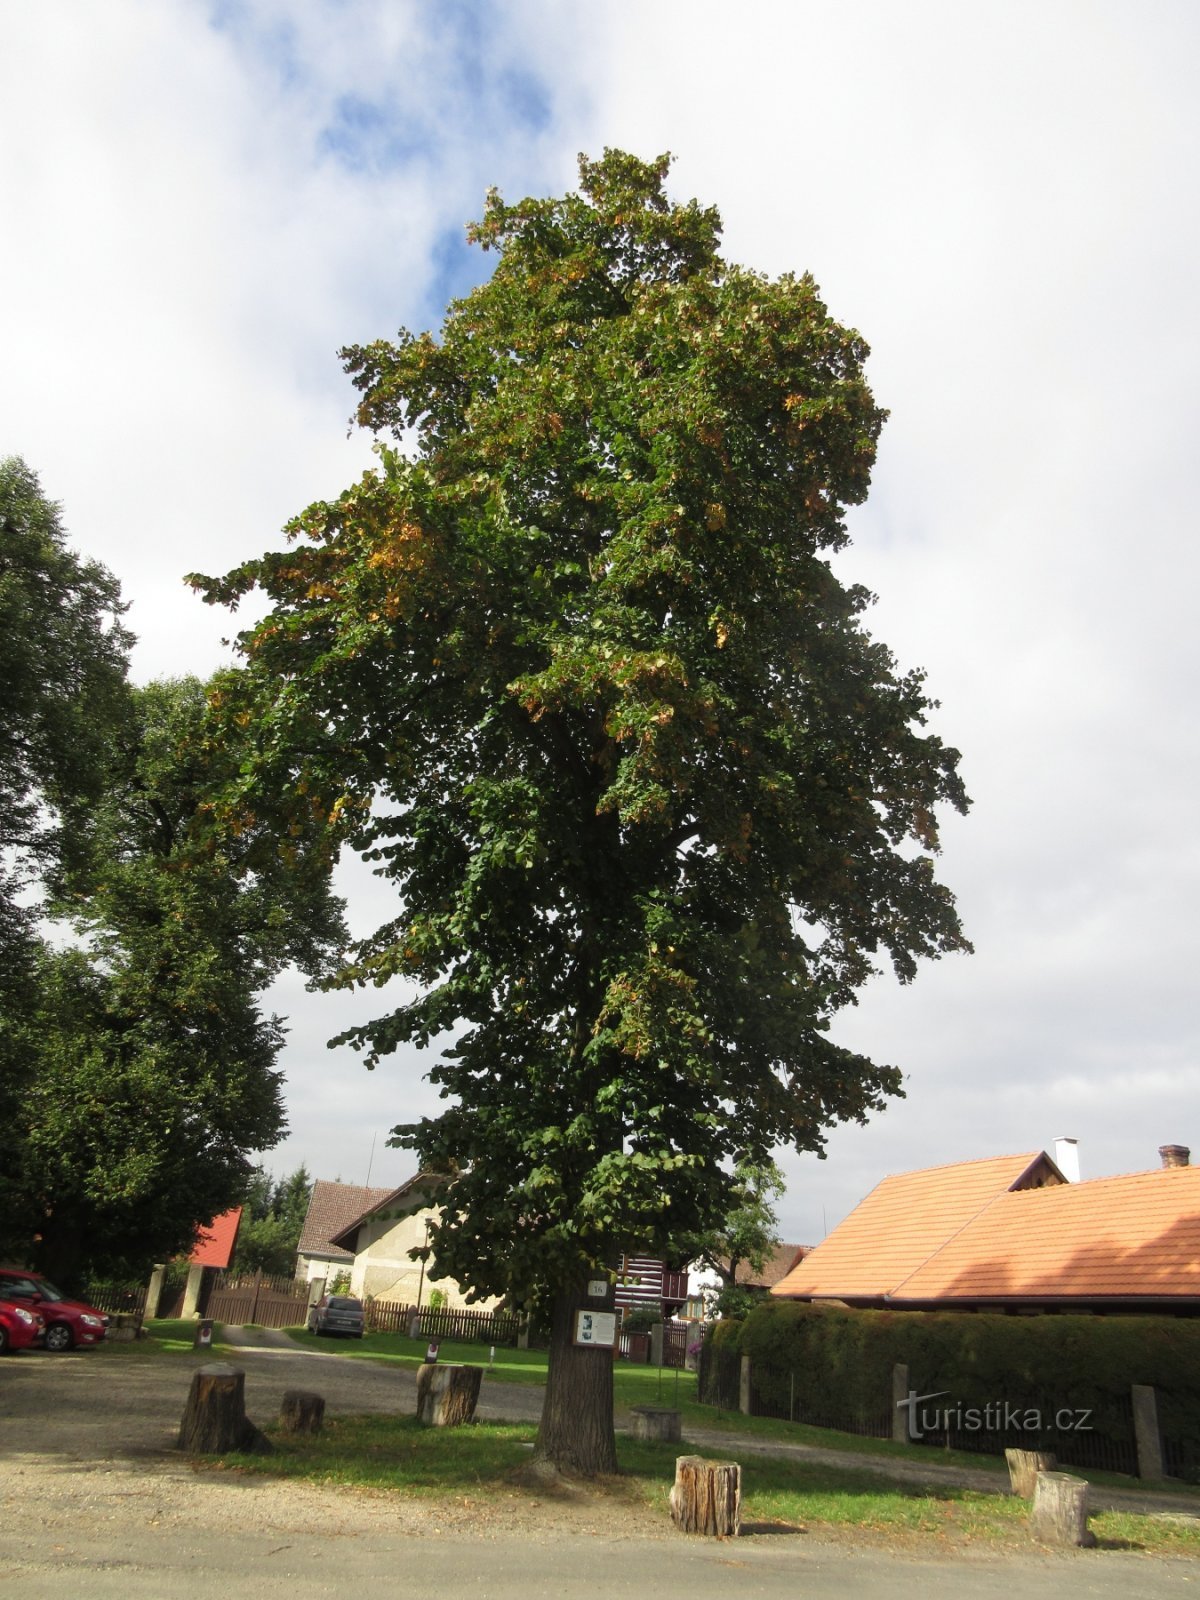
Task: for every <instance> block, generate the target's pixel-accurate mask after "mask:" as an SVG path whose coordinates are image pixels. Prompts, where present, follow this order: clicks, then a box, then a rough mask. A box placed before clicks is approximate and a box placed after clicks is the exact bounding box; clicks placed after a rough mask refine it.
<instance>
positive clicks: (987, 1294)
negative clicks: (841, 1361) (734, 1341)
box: [771, 1145, 1200, 1315]
mask: <svg viewBox="0 0 1200 1600" xmlns="http://www.w3.org/2000/svg"><path fill="white" fill-rule="evenodd" d="M1160 1154H1161V1155H1162V1159H1163V1166H1162V1167H1160V1168H1157V1169H1155V1170H1152V1171H1148V1172H1134V1173H1129V1174H1126V1175H1124V1176H1120V1177H1114V1178H1092V1179H1089V1180H1088V1181H1087V1182H1083V1183H1080V1182H1067V1181H1066V1179H1065V1178H1064V1176H1063V1173H1062V1171H1061V1170H1060V1168H1059V1166H1058V1165H1057V1164H1056V1163H1055V1162H1054V1161H1053V1160H1052V1159H1051V1157H1050V1156H1048V1155H1047V1154H1046V1153H1045V1152H1044V1151H1036V1152H1025V1153H1024V1154H1021V1155H1016V1156H1002V1157H994V1158H991V1159H989V1160H985V1161H963V1162H958V1163H955V1164H954V1165H951V1166H944V1167H929V1168H925V1169H924V1170H922V1171H919V1172H906V1173H901V1174H899V1175H897V1176H893V1177H888V1178H885V1179H884V1180H883V1181H882V1182H881V1183H880V1184H878V1185H877V1186H876V1187H875V1188H874V1189H873V1190H872V1191H871V1193H870V1194H869V1195H867V1197H866V1199H865V1200H863V1201H862V1202H861V1204H859V1205H858V1206H856V1207H855V1209H854V1210H853V1211H852V1212H851V1213H850V1215H849V1216H848V1217H847V1218H846V1219H845V1221H844V1222H842V1223H840V1224H839V1225H838V1226H837V1227H836V1228H835V1229H834V1230H833V1232H832V1233H831V1234H830V1235H829V1237H828V1238H827V1239H826V1240H825V1241H824V1242H823V1243H822V1244H820V1245H818V1246H817V1247H816V1249H815V1250H813V1251H812V1252H811V1254H809V1255H807V1256H806V1257H805V1258H804V1260H803V1261H801V1262H800V1263H799V1264H798V1265H797V1266H796V1267H794V1268H793V1269H792V1271H791V1272H789V1273H788V1274H787V1275H786V1276H785V1277H784V1278H782V1279H781V1280H780V1281H779V1283H777V1284H776V1285H775V1286H774V1288H773V1289H772V1291H771V1292H772V1294H774V1295H777V1296H779V1297H780V1298H782V1299H792V1300H812V1301H826V1302H829V1301H837V1302H841V1303H843V1304H846V1305H851V1306H871V1307H888V1308H890V1309H894V1310H913V1311H931V1310H943V1311H945V1310H965V1311H976V1310H980V1311H983V1310H987V1311H1004V1310H1009V1311H1039V1310H1043V1311H1049V1310H1059V1311H1066V1310H1070V1311H1138V1310H1140V1311H1155V1312H1164V1311H1166V1312H1179V1313H1181V1314H1187V1315H1192V1314H1196V1313H1198V1312H1200V1167H1193V1166H1190V1165H1189V1164H1188V1152H1187V1150H1186V1149H1185V1148H1184V1147H1183V1146H1177V1145H1169V1146H1163V1148H1162V1151H1161V1152H1160Z"/></svg>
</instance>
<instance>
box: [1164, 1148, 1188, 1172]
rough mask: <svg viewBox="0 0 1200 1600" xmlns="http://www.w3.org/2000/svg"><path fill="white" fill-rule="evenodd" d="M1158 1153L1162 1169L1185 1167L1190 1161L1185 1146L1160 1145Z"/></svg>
mask: <svg viewBox="0 0 1200 1600" xmlns="http://www.w3.org/2000/svg"><path fill="white" fill-rule="evenodd" d="M1158 1153H1159V1155H1160V1156H1161V1158H1162V1164H1163V1166H1164V1167H1186V1166H1188V1165H1189V1163H1190V1162H1191V1159H1192V1152H1191V1151H1190V1150H1189V1149H1188V1147H1187V1145H1186V1144H1160V1145H1159V1147H1158Z"/></svg>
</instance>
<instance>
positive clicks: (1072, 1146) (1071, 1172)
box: [1054, 1138, 1079, 1183]
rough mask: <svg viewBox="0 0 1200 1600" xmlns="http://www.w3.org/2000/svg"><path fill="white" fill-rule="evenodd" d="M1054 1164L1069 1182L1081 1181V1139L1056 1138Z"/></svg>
mask: <svg viewBox="0 0 1200 1600" xmlns="http://www.w3.org/2000/svg"><path fill="white" fill-rule="evenodd" d="M1054 1165H1055V1166H1056V1167H1057V1168H1058V1170H1059V1171H1060V1172H1061V1173H1062V1175H1063V1177H1064V1178H1065V1179H1066V1180H1067V1182H1068V1183H1078V1182H1079V1140H1078V1139H1067V1138H1063V1139H1055V1141H1054Z"/></svg>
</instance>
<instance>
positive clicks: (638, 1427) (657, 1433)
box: [629, 1406, 679, 1444]
mask: <svg viewBox="0 0 1200 1600" xmlns="http://www.w3.org/2000/svg"><path fill="white" fill-rule="evenodd" d="M629 1414H630V1416H631V1417H632V1419H633V1425H632V1430H631V1431H632V1433H633V1437H634V1438H635V1439H663V1440H666V1441H667V1442H669V1443H672V1444H677V1443H678V1441H679V1413H678V1411H672V1410H670V1409H669V1408H668V1407H666V1406H631V1407H630V1410H629Z"/></svg>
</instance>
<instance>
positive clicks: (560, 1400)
mask: <svg viewBox="0 0 1200 1600" xmlns="http://www.w3.org/2000/svg"><path fill="white" fill-rule="evenodd" d="M612 1309H613V1300H612V1295H611V1293H610V1294H609V1297H608V1298H607V1299H606V1300H603V1301H601V1300H589V1299H588V1298H587V1296H586V1293H585V1292H575V1291H572V1290H565V1291H563V1292H562V1293H560V1294H558V1295H557V1296H556V1297H555V1301H554V1318H553V1323H552V1326H551V1332H550V1364H549V1370H548V1372H547V1374H546V1398H545V1401H544V1403H543V1406H542V1420H541V1424H540V1426H539V1427H538V1433H537V1441H536V1443H535V1445H534V1452H533V1453H534V1460H535V1461H546V1462H549V1463H550V1464H551V1465H552V1466H555V1467H557V1468H558V1469H559V1471H560V1472H575V1473H579V1474H581V1475H582V1476H584V1477H588V1478H593V1477H596V1476H598V1475H601V1474H612V1473H615V1472H616V1471H617V1439H616V1434H615V1432H614V1431H613V1352H612V1350H610V1349H606V1348H604V1347H600V1346H598V1347H595V1348H589V1347H587V1346H579V1345H576V1344H575V1342H574V1339H575V1313H576V1311H577V1310H591V1311H611V1310H612Z"/></svg>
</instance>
